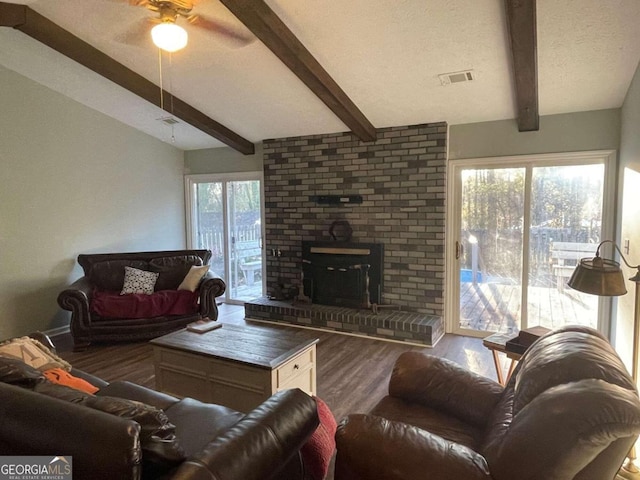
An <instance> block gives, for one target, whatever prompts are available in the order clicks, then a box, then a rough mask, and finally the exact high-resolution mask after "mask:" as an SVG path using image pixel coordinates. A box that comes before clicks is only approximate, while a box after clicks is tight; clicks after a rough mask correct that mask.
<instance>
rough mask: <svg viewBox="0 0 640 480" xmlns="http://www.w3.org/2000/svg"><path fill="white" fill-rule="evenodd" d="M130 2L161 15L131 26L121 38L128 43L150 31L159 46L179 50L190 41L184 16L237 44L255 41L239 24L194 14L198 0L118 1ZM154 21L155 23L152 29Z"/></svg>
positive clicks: (241, 44) (199, 26) (187, 19)
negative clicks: (182, 24) (182, 21)
mask: <svg viewBox="0 0 640 480" xmlns="http://www.w3.org/2000/svg"><path fill="white" fill-rule="evenodd" d="M118 1H128V3H129V5H132V6H136V7H145V8H147V9H148V10H150V11H152V12H154V13H156V14H157V16H156V17H148V18H145V19H143V20H142V21H141V22H139V23H138V24H136V25H134V26H133V27H131V29H130V30H129V31H128V32H127V33H125V34H124V35H123V36H121V37H120V39H121V40H122V41H123V42H124V43H138V42H139V41H141V40H142V38H143V37H144V36H147V35H148V33H149V31H150V32H151V37H152V39H153V42H154V43H155V45H156V46H158V47H159V48H161V49H163V50H166V51H169V52H175V51H177V50H180V49H181V48H184V47H185V46H186V44H187V39H188V34H187V31H186V30H185V29H184V28H183V27H181V26H180V25H179V24H178V21H179V20H180V19H185V20H186V22H187V23H188V25H190V26H193V27H195V28H199V29H202V30H204V31H207V32H209V33H212V34H214V35H219V36H221V37H222V38H223V39H224V40H226V41H228V42H230V43H232V44H234V45H235V46H240V47H243V46H246V45H248V44H249V43H251V42H253V41H254V40H255V37H254V36H253V35H252V34H251V33H249V32H248V31H245V30H243V29H241V28H239V27H237V26H232V25H230V24H228V23H225V22H223V21H221V20H216V19H213V18H210V17H207V16H205V15H202V14H194V13H192V11H193V10H194V7H195V6H196V4H197V3H199V2H198V0H118ZM150 24H155V26H154V27H153V28H151V30H149V26H150Z"/></svg>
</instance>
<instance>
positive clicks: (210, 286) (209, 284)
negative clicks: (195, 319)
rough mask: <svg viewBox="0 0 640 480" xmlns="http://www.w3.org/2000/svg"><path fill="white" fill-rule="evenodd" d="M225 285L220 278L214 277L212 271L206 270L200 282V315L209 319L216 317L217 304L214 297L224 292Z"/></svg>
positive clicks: (215, 318)
mask: <svg viewBox="0 0 640 480" xmlns="http://www.w3.org/2000/svg"><path fill="white" fill-rule="evenodd" d="M226 289H227V285H226V284H225V283H224V280H222V279H221V278H218V277H215V276H214V274H213V272H207V274H206V275H205V276H204V278H203V279H202V281H201V282H200V315H202V316H203V317H209V318H210V319H211V320H217V319H218V305H217V303H216V298H217V297H219V296H220V295H222V294H224V292H225V290H226Z"/></svg>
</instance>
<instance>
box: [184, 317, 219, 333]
mask: <svg viewBox="0 0 640 480" xmlns="http://www.w3.org/2000/svg"><path fill="white" fill-rule="evenodd" d="M221 326H222V324H221V323H220V322H216V321H214V320H208V319H207V320H198V321H195V322H192V323H190V324H189V325H187V330H189V331H190V332H195V333H205V332H209V331H211V330H215V329H216V328H220V327H221Z"/></svg>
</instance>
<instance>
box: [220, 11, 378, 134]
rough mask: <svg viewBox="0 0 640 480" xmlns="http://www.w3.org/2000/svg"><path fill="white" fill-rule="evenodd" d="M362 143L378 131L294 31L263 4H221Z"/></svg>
mask: <svg viewBox="0 0 640 480" xmlns="http://www.w3.org/2000/svg"><path fill="white" fill-rule="evenodd" d="M221 2H222V4H223V5H225V6H226V7H227V8H228V9H229V10H230V11H231V13H233V14H234V15H235V16H236V17H237V18H238V20H240V21H241V22H242V23H244V24H245V26H246V27H247V28H248V29H249V30H251V32H253V34H254V35H255V36H256V37H258V38H259V39H260V40H261V41H262V43H264V44H265V46H266V47H267V48H269V50H271V51H272V52H273V53H274V54H275V55H276V56H277V57H278V58H279V59H280V60H281V61H282V62H283V63H284V64H285V65H286V66H287V67H289V69H290V70H291V71H292V72H293V73H294V74H295V75H296V76H297V77H298V78H299V79H300V80H302V82H303V83H304V84H305V85H306V86H307V87H309V89H311V91H312V92H313V93H314V94H316V96H317V97H318V98H319V99H320V100H322V101H323V102H324V103H325V104H326V105H327V106H328V107H329V108H330V109H331V111H333V113H335V114H336V115H337V116H338V118H339V119H340V120H342V121H343V122H344V124H345V125H347V127H349V128H350V129H351V130H352V131H353V133H354V134H355V135H356V136H358V138H360V139H361V140H362V141H365V142H370V141H374V140H375V139H376V129H375V127H374V126H373V125H372V124H371V122H370V121H369V120H368V119H367V118H366V117H365V116H364V114H363V113H362V112H361V111H360V110H359V109H358V107H357V106H356V105H355V104H354V103H353V102H352V101H351V99H350V98H349V97H348V96H347V94H346V93H345V92H344V91H343V90H342V89H341V88H340V86H339V85H338V84H337V83H336V82H335V81H334V80H333V78H331V76H330V75H329V74H328V73H327V71H326V70H325V69H324V68H323V67H322V65H320V63H318V61H317V60H316V59H315V58H314V56H313V55H311V53H310V52H309V50H307V49H306V48H305V46H304V45H303V44H302V42H300V40H298V38H297V37H296V36H295V35H294V34H293V32H292V31H291V30H289V28H288V27H287V26H286V25H285V24H284V22H282V20H280V18H279V17H278V16H277V15H276V14H275V13H274V12H273V10H271V9H270V8H269V6H268V5H267V4H266V3H265V2H264V1H262V0H221Z"/></svg>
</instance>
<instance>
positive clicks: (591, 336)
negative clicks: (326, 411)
mask: <svg viewBox="0 0 640 480" xmlns="http://www.w3.org/2000/svg"><path fill="white" fill-rule="evenodd" d="M639 433H640V401H639V400H638V393H637V390H636V386H635V385H634V382H633V380H632V378H631V377H630V375H629V374H628V372H627V370H626V368H625V366H624V365H623V363H622V361H621V360H620V358H619V357H618V355H617V354H616V352H615V351H614V350H613V348H612V347H611V346H610V344H609V343H608V341H607V340H606V338H605V337H603V336H602V335H600V334H599V333H598V332H596V331H595V330H591V329H588V328H584V327H565V328H563V329H560V330H557V331H554V332H551V333H549V334H547V335H545V336H544V337H542V338H540V339H539V340H538V341H537V342H536V343H534V344H533V345H532V346H531V347H530V348H529V350H527V352H526V353H525V354H524V356H523V357H522V359H521V361H520V363H519V364H518V366H517V368H516V370H515V372H514V374H513V375H512V377H511V379H510V380H509V382H508V384H507V385H506V386H505V387H504V388H503V387H502V386H500V385H499V384H498V383H496V382H494V381H492V380H490V379H487V378H485V377H482V376H480V375H477V374H475V373H473V372H470V371H468V370H465V369H463V368H462V367H460V366H459V365H457V364H455V363H454V362H451V361H448V360H445V359H442V358H438V357H434V356H430V355H425V354H422V353H418V352H407V353H404V354H402V355H401V356H400V357H399V358H398V360H397V362H396V364H395V367H394V369H393V372H392V375H391V380H390V383H389V395H388V396H387V397H385V398H383V399H382V400H381V401H380V402H379V403H378V404H377V406H376V407H374V409H373V410H372V411H371V412H370V413H369V414H353V415H349V416H348V417H346V418H345V419H343V420H342V422H341V424H340V425H339V427H338V432H337V434H336V440H337V449H338V454H337V458H336V467H335V479H336V480H346V479H349V480H364V479H375V480H392V479H393V480H400V479H403V480H406V479H418V478H429V479H430V480H480V479H484V480H486V479H492V480H516V479H517V480H570V479H572V480H609V479H613V478H614V477H615V475H616V472H617V471H618V469H619V467H620V466H621V464H622V462H623V461H624V459H625V456H626V454H627V453H628V451H629V449H630V448H631V446H632V445H633V443H634V442H635V441H636V439H637V437H638V434H639Z"/></svg>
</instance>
